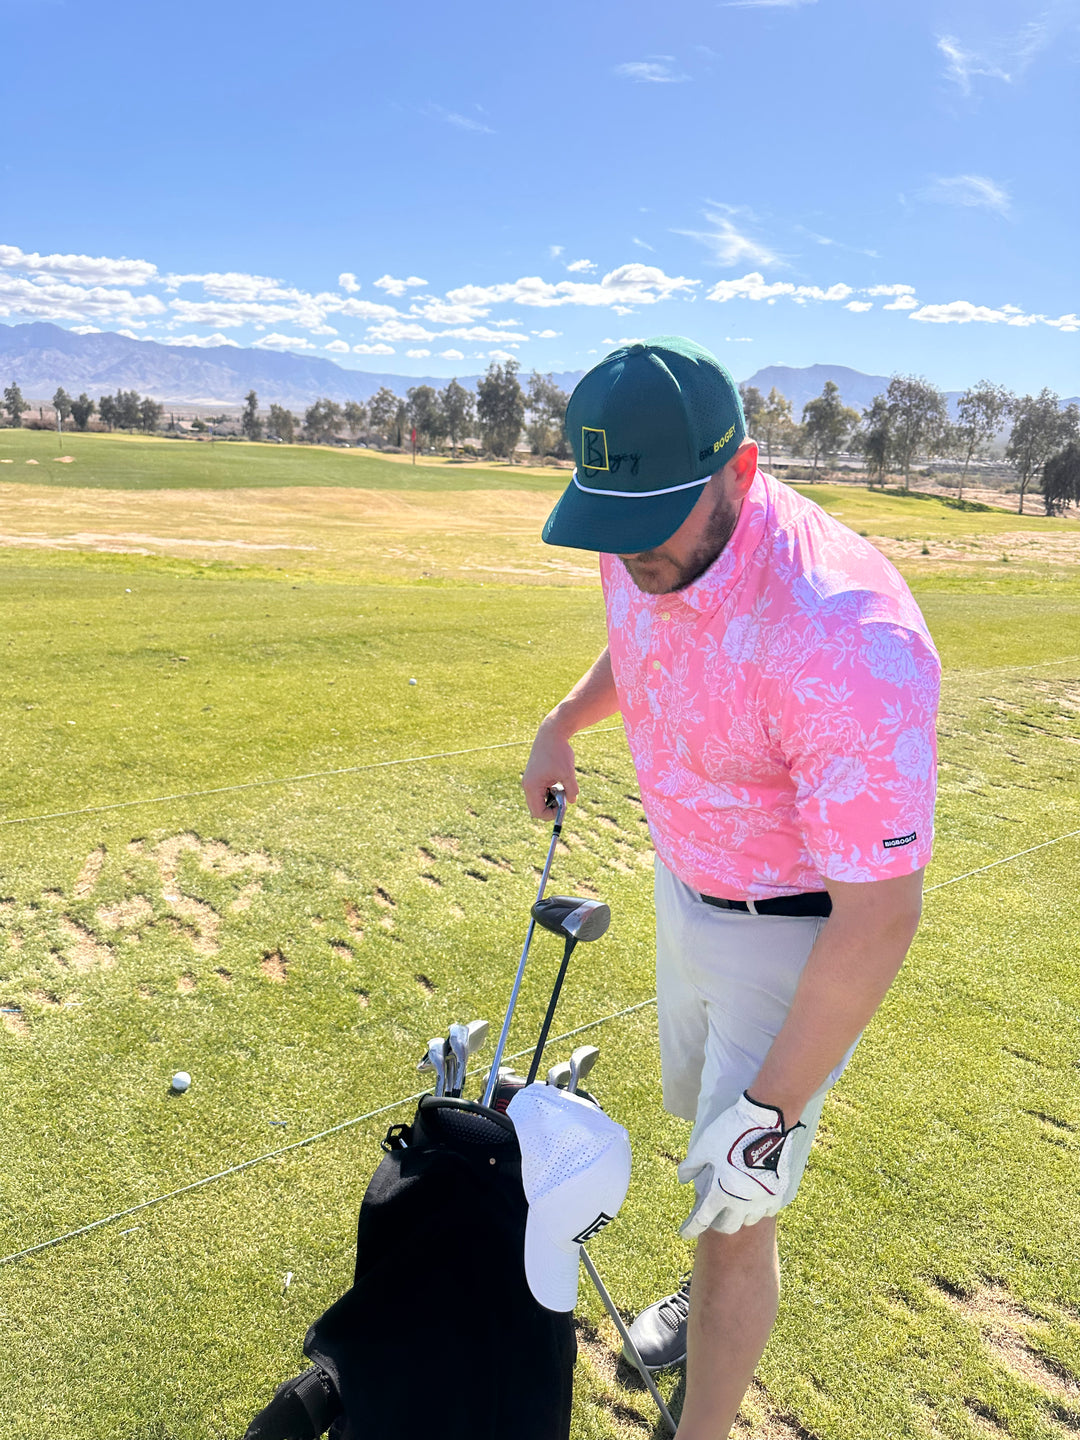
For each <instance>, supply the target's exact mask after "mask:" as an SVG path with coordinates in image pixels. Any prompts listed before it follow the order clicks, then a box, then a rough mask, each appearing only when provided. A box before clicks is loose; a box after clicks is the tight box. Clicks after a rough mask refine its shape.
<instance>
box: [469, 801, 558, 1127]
mask: <svg viewBox="0 0 1080 1440" xmlns="http://www.w3.org/2000/svg"><path fill="white" fill-rule="evenodd" d="M547 805H548V809H549V810H554V811H555V824H554V825H553V826H552V830H551V844H550V845H549V846H548V853H547V859H546V860H545V862H544V868H543V871H542V872H541V875H540V885H539V887H538V888H537V892H536V899H537V902H538V903H539V901H541V900H542V899H543V898H544V889H545V887H546V885H547V881H548V875H549V874H550V873H551V862H552V860H553V859H554V858H555V846H556V845H557V844H558V841H559V836H560V834H561V833H562V825H563V816H564V815H565V814H566V792H565V791H564V790H563V787H562V786H561V785H553V786H552V787H551V789H550V790H549V791H548V793H547ZM535 929H536V918H535V915H533V916H532V917H531V918H530V920H529V928H528V930H527V931H526V933H525V945H524V948H523V949H522V952H521V959H520V960H519V961H518V968H517V974H516V975H515V976H514V985H513V988H512V990H511V991H510V1002H509V1004H508V1005H507V1007H506V1018H505V1019H504V1020H503V1023H502V1029H501V1030H500V1031H499V1039H498V1042H497V1044H496V1046H495V1056H494V1058H493V1060H492V1062H491V1069H490V1070H489V1071H488V1077H487V1083H486V1084H485V1086H484V1094H483V1097H482V1099H481V1104H483V1105H490V1104H491V1097H492V1096H493V1095H494V1093H495V1086H496V1085H497V1084H498V1083H499V1064H500V1062H501V1060H502V1057H503V1051H504V1050H505V1049H506V1040H507V1037H508V1036H509V1034H510V1022H511V1021H512V1020H513V1018H514V1007H515V1006H516V1005H517V998H518V992H519V991H520V989H521V981H522V978H523V977H524V974H525V962H526V960H527V959H528V958H529V946H530V945H531V944H532V937H533V932H534V931H535Z"/></svg>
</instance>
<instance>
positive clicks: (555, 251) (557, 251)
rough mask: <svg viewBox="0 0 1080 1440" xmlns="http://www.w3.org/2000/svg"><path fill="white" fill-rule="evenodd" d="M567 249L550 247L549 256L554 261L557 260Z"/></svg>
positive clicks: (559, 246)
mask: <svg viewBox="0 0 1080 1440" xmlns="http://www.w3.org/2000/svg"><path fill="white" fill-rule="evenodd" d="M565 249H566V246H565V245H549V246H548V255H549V257H550V258H551V259H552V260H557V259H558V258H559V256H560V255H561V254H562V253H563V251H564V250H565Z"/></svg>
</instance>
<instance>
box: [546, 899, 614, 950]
mask: <svg viewBox="0 0 1080 1440" xmlns="http://www.w3.org/2000/svg"><path fill="white" fill-rule="evenodd" d="M532 917H533V919H534V920H535V921H536V923H537V924H538V925H542V926H543V928H544V929H545V930H550V931H551V933H552V934H553V935H561V936H562V937H563V939H564V940H574V941H578V940H599V939H600V936H601V935H603V934H604V933H605V932H606V930H607V928H608V926H609V925H610V924H611V909H610V907H609V906H607V905H605V904H604V902H603V901H602V900H585V899H583V898H582V897H581V896H580V895H547V896H545V897H544V898H543V899H542V900H537V902H536V904H535V905H534V906H533V907H532Z"/></svg>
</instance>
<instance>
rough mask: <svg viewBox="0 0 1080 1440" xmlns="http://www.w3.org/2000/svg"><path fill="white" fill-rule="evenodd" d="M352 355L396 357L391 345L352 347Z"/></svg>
mask: <svg viewBox="0 0 1080 1440" xmlns="http://www.w3.org/2000/svg"><path fill="white" fill-rule="evenodd" d="M352 349H353V354H354V355H396V354H397V351H396V350H395V349H394V347H393V346H392V345H354V346H353V347H352Z"/></svg>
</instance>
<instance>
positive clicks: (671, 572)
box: [619, 555, 681, 595]
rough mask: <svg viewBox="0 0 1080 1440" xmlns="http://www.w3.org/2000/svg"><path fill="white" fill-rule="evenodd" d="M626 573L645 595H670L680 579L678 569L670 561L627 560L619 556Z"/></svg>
mask: <svg viewBox="0 0 1080 1440" xmlns="http://www.w3.org/2000/svg"><path fill="white" fill-rule="evenodd" d="M619 559H620V560H622V563H623V565H624V566H625V567H626V573H627V574H628V575H629V576H630V579H631V580H632V581H633V582H634V584H635V585H636V586H637V588H638V589H639V590H640V591H641V592H642V593H643V594H645V595H670V594H671V592H672V591H673V590H675V589H677V587H678V584H679V580H680V578H681V576H680V572H679V568H678V566H677V565H674V564H672V562H671V561H670V560H650V561H648V562H642V561H639V560H627V559H624V558H623V557H622V556H621V555H620V556H619Z"/></svg>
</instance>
